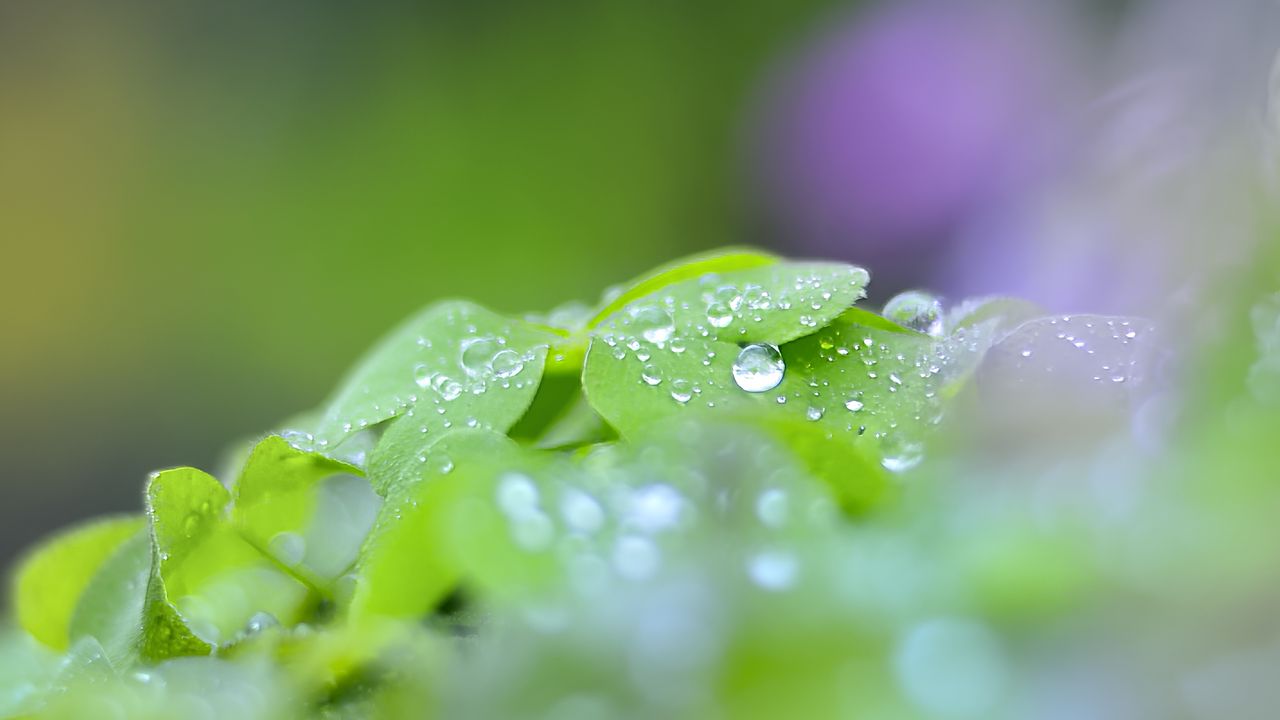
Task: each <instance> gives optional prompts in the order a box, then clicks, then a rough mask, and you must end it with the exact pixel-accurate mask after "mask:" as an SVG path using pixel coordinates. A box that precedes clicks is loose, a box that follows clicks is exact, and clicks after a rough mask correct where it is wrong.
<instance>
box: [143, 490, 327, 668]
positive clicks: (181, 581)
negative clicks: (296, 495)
mask: <svg viewBox="0 0 1280 720" xmlns="http://www.w3.org/2000/svg"><path fill="white" fill-rule="evenodd" d="M229 500H230V493H229V492H228V491H227V489H226V488H224V487H223V486H222V484H221V483H219V482H218V481H217V480H215V479H214V478H213V477H212V476H210V475H208V474H206V473H203V472H201V471H199V470H196V469H194V468H177V469H174V470H166V471H163V472H160V473H156V474H154V475H153V476H152V479H151V482H150V483H149V484H148V486H147V516H148V518H149V519H150V521H151V537H152V551H153V553H154V555H153V559H152V570H151V577H150V581H149V582H148V587H147V598H146V603H145V606H144V610H143V615H144V623H143V637H142V639H141V654H142V657H143V658H144V659H148V660H157V659H163V658H165V657H172V656H175V655H202V654H207V653H208V652H209V651H210V650H211V649H212V647H213V646H214V645H216V644H218V643H219V642H221V641H223V640H227V639H230V638H231V637H233V636H234V635H235V634H236V633H238V632H240V631H241V630H242V629H243V628H244V627H245V626H246V625H247V624H248V622H249V621H250V619H251V618H253V616H255V615H257V614H259V613H269V614H271V615H272V616H273V617H275V618H276V619H278V620H279V621H280V622H282V623H286V624H292V623H294V622H297V621H298V619H299V618H300V617H301V613H302V611H303V610H304V608H305V606H306V605H307V603H308V602H309V600H310V593H309V591H308V588H307V586H306V585H305V584H303V583H302V582H301V581H300V580H298V579H297V578H295V577H293V576H291V575H290V574H288V573H286V572H285V571H284V570H282V569H281V568H280V567H279V566H278V565H277V564H275V563H274V562H272V561H271V560H270V559H268V558H267V557H266V556H264V555H263V554H262V553H261V552H260V551H259V550H258V549H256V548H255V547H254V546H253V545H252V544H250V543H249V542H248V541H247V540H245V539H244V538H243V537H241V536H240V534H239V533H238V532H237V531H236V529H235V527H234V526H233V525H232V524H231V523H230V522H228V520H227V517H226V512H225V510H226V506H227V503H228V501H229Z"/></svg>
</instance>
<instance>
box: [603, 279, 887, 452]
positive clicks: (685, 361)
mask: <svg viewBox="0 0 1280 720" xmlns="http://www.w3.org/2000/svg"><path fill="white" fill-rule="evenodd" d="M866 281H867V274H866V271H864V270H862V269H861V268H857V267H853V266H850V265H840V264H834V263H783V264H778V265H771V266H767V267H759V268H752V269H748V270H741V271H737V272H733V273H727V274H725V275H723V276H715V277H709V276H702V277H699V278H698V279H696V280H689V281H685V282H682V283H678V284H676V285H673V286H670V287H668V288H666V289H665V290H663V291H662V292H661V293H659V294H658V295H656V296H650V297H647V298H645V299H643V300H641V301H638V302H636V303H632V304H631V305H628V306H627V307H626V308H623V309H622V310H620V311H619V312H617V313H615V314H614V316H613V317H611V318H610V319H609V321H608V322H606V323H604V324H602V325H601V326H600V327H599V328H597V337H595V338H594V339H593V340H592V343H591V347H590V348H589V349H588V351H587V359H586V364H585V369H584V371H583V387H584V390H585V392H586V395H587V399H588V400H589V401H590V402H591V405H592V406H593V407H594V408H595V409H596V411H597V412H599V413H600V415H602V416H603V417H604V418H605V419H606V420H607V421H608V422H609V423H610V424H612V425H613V426H614V427H616V428H617V429H618V431H619V432H621V433H622V434H623V435H627V434H629V433H631V432H633V431H635V430H636V429H638V428H641V427H643V426H644V425H647V424H649V423H652V422H656V421H660V420H662V419H664V418H667V417H670V416H672V415H673V414H676V413H683V412H687V411H688V410H689V409H690V408H703V407H708V408H714V407H733V406H738V405H741V404H743V403H758V402H760V401H761V398H760V397H759V396H758V395H753V394H751V393H746V392H744V391H743V390H741V389H740V388H739V387H738V386H737V384H736V383H735V381H734V378H733V364H734V361H735V360H736V359H737V357H738V354H739V350H740V348H739V347H738V345H737V344H736V343H738V342H744V343H746V342H752V343H754V342H768V343H773V344H775V345H776V344H780V343H785V342H786V341H788V340H793V339H795V338H798V337H802V336H804V335H808V334H810V333H812V332H814V331H815V330H817V329H818V328H820V327H822V326H824V325H826V324H827V323H828V322H830V321H832V320H833V319H834V318H836V317H837V316H839V315H841V314H842V313H844V312H845V311H846V310H847V309H848V308H849V307H850V306H852V304H853V303H854V301H856V300H857V299H858V298H860V297H861V296H862V294H863V292H864V288H865V285H866Z"/></svg>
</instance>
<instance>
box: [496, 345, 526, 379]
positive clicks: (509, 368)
mask: <svg viewBox="0 0 1280 720" xmlns="http://www.w3.org/2000/svg"><path fill="white" fill-rule="evenodd" d="M489 365H490V366H491V367H492V368H493V374H494V375H495V376H496V377H500V378H510V377H515V376H516V375H519V374H520V371H521V370H524V359H523V358H521V357H520V353H518V352H516V351H515V350H512V349H510V348H504V349H502V350H499V351H498V352H497V353H495V354H494V356H493V361H492V362H490V363H489Z"/></svg>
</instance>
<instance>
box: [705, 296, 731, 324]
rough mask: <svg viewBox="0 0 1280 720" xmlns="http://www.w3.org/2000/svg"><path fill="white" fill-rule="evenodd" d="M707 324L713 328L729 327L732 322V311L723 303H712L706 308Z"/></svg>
mask: <svg viewBox="0 0 1280 720" xmlns="http://www.w3.org/2000/svg"><path fill="white" fill-rule="evenodd" d="M707 322H708V323H710V324H711V327H715V328H724V327H729V323H731V322H733V310H731V309H729V306H728V305H725V304H724V303H721V302H713V303H711V304H710V305H708V306H707Z"/></svg>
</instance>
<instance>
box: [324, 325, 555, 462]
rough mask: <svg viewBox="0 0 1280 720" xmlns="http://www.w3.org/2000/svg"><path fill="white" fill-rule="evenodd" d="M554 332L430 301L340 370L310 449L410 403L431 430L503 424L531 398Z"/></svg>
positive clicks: (337, 441) (397, 413)
mask: <svg viewBox="0 0 1280 720" xmlns="http://www.w3.org/2000/svg"><path fill="white" fill-rule="evenodd" d="M557 340H558V336H557V335H555V334H553V333H550V332H547V331H545V330H542V329H539V328H537V327H536V326H534V325H531V324H529V323H526V322H524V321H520V320H512V319H509V318H504V317H502V316H500V315H497V314H495V313H492V312H490V311H488V310H486V309H484V308H482V307H480V306H478V305H474V304H472V303H468V302H464V301H460V300H454V301H448V302H442V303H437V304H435V305H432V306H431V307H429V308H427V309H426V310H423V311H422V312H421V313H419V314H418V315H416V316H414V317H413V318H410V319H409V320H408V321H407V322H405V323H404V324H403V325H401V326H400V327H399V328H397V329H396V330H394V331H393V332H391V334H390V335H388V336H387V337H385V338H384V339H383V340H382V341H381V342H379V343H378V344H377V345H376V346H375V347H374V349H373V350H372V351H371V352H370V353H368V354H367V355H366V356H365V357H364V358H363V359H362V360H360V362H359V363H357V364H356V366H355V368H354V369H353V370H352V371H351V373H350V374H349V375H348V376H347V378H346V380H344V381H343V383H342V384H341V386H340V388H339V390H338V392H337V393H336V394H335V395H334V396H333V398H332V399H331V400H330V401H329V403H328V405H327V406H326V408H325V410H324V412H323V414H322V416H321V418H320V420H319V422H318V424H317V425H316V427H315V428H314V429H313V430H312V431H311V433H310V434H311V435H312V438H311V439H312V440H313V441H314V443H315V448H314V449H318V450H325V449H328V448H334V447H337V446H338V445H339V444H340V443H341V442H342V441H343V440H345V439H346V438H348V437H350V436H351V435H352V434H354V433H356V432H359V431H360V430H362V429H364V428H367V427H372V426H374V425H377V424H379V423H382V422H385V421H387V420H390V419H392V418H394V417H397V416H400V415H405V414H407V412H408V411H409V410H410V409H411V408H414V409H416V410H417V411H418V416H419V419H418V422H421V423H424V424H427V425H429V426H431V427H433V428H435V429H440V428H444V427H448V426H449V424H451V423H454V422H456V423H459V424H463V423H466V422H467V421H468V420H472V419H474V420H477V421H478V422H481V423H485V424H486V425H491V426H493V427H500V426H502V425H504V424H506V425H509V424H510V423H512V422H514V421H515V420H516V419H518V418H519V416H520V414H521V413H523V412H524V409H525V408H526V407H527V406H528V404H529V402H530V401H531V400H532V399H533V394H534V392H535V391H536V390H537V387H538V382H539V379H540V378H541V376H542V369H543V365H544V363H545V362H546V354H547V348H548V347H549V346H550V345H551V344H552V343H555V342H557Z"/></svg>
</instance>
